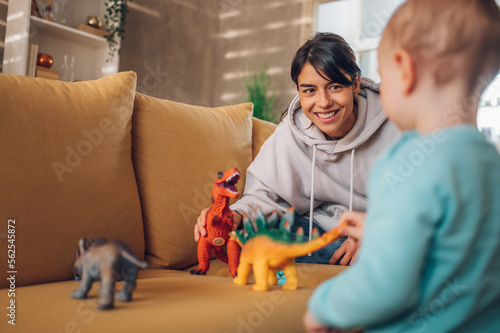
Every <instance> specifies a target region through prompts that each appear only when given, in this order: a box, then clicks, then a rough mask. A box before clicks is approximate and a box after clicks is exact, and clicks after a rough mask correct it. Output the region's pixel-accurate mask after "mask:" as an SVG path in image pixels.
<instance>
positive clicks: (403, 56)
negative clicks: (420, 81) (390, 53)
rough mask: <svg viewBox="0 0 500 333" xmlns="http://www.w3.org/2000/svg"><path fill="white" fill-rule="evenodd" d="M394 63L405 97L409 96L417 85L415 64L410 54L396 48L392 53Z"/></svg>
mask: <svg viewBox="0 0 500 333" xmlns="http://www.w3.org/2000/svg"><path fill="white" fill-rule="evenodd" d="M394 61H395V63H396V66H397V68H398V73H399V78H400V81H401V84H402V88H403V94H404V95H405V96H407V95H409V94H411V93H412V92H413V90H414V89H415V85H416V83H417V70H416V67H415V62H414V61H413V59H412V57H411V55H410V53H408V51H406V50H405V49H402V48H398V49H396V51H395V52H394Z"/></svg>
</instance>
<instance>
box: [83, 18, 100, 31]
mask: <svg viewBox="0 0 500 333" xmlns="http://www.w3.org/2000/svg"><path fill="white" fill-rule="evenodd" d="M85 23H86V24H87V25H89V26H91V27H94V28H96V29H101V28H102V21H101V19H100V18H99V16H88V17H87V19H86V20H85Z"/></svg>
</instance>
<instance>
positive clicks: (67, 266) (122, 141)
mask: <svg viewBox="0 0 500 333" xmlns="http://www.w3.org/2000/svg"><path fill="white" fill-rule="evenodd" d="M135 87H136V74H135V73H133V72H124V73H119V74H116V75H112V76H108V77H105V78H102V79H99V80H96V81H86V82H76V83H67V82H62V81H52V80H45V79H39V78H37V79H35V78H29V77H24V76H17V75H6V74H0V91H1V94H2V97H1V98H0V165H1V168H0V169H1V172H0V184H1V186H0V212H1V213H2V214H1V215H2V217H1V218H2V222H1V223H0V224H1V225H2V230H1V231H0V244H2V248H3V250H2V251H0V262H2V263H7V260H8V259H7V256H8V255H11V258H14V257H15V258H14V260H15V261H14V264H13V266H12V267H10V268H9V270H11V271H17V274H16V286H22V285H28V284H36V283H45V282H53V281H60V280H67V279H72V278H73V262H74V259H75V253H76V251H77V249H78V240H79V238H80V237H83V236H86V237H87V239H89V238H97V237H105V238H107V239H108V240H109V241H111V240H114V239H121V240H123V241H124V242H125V243H127V244H128V245H129V246H130V247H131V248H132V249H133V250H134V252H135V253H136V254H137V255H138V256H139V257H140V258H143V257H144V233H143V226H142V216H141V210H140V201H139V195H138V191H137V183H136V181H135V174H134V170H133V165H132V160H131V126H132V123H131V116H132V111H133V102H134V96H135ZM7 219H11V220H13V221H14V220H15V224H14V223H13V222H11V224H12V225H13V227H12V228H15V229H12V230H13V231H9V233H14V232H15V236H14V237H12V238H11V239H8V238H7V237H2V234H4V235H5V234H6V233H7V232H8V231H7V222H8V221H7ZM14 230H15V231H14ZM14 238H15V239H14ZM8 241H9V242H8ZM6 243H8V244H9V245H14V247H13V249H15V254H14V252H10V253H8V252H7V246H6V245H5V244H6ZM9 260H12V259H9ZM2 267H5V265H4V264H2ZM6 272H7V270H6V269H2V272H1V273H0V276H1V278H0V287H6V286H7V283H8V281H7V280H6Z"/></svg>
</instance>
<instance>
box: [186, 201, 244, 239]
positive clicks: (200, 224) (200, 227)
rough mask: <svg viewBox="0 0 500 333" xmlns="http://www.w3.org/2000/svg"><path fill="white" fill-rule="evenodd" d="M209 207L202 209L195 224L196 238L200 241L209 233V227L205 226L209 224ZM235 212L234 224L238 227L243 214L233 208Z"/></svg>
mask: <svg viewBox="0 0 500 333" xmlns="http://www.w3.org/2000/svg"><path fill="white" fill-rule="evenodd" d="M209 209H210V207H208V208H204V209H202V211H201V212H200V216H198V218H197V219H196V224H195V225H194V240H195V241H196V242H198V241H199V240H200V237H201V236H205V235H206V234H207V229H206V228H205V226H206V224H207V214H208V210H209ZM231 212H232V213H233V223H234V226H235V227H237V226H239V225H240V223H241V215H240V213H238V212H237V211H234V210H232V211H231Z"/></svg>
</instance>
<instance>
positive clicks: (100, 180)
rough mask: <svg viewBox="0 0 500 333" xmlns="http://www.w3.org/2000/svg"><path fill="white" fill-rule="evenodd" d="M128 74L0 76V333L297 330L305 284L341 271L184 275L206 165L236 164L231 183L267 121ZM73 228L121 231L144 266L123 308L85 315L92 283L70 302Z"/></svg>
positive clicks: (209, 173) (206, 180)
mask: <svg viewBox="0 0 500 333" xmlns="http://www.w3.org/2000/svg"><path fill="white" fill-rule="evenodd" d="M136 80H137V79H136V75H135V73H133V72H123V73H118V74H116V75H112V76H109V77H106V78H103V79H100V80H96V81H87V82H77V83H66V82H60V81H49V80H43V79H33V78H27V77H22V76H14V75H5V74H0V92H1V95H2V97H1V98H0V162H1V163H0V165H1V172H0V184H1V186H0V213H1V214H0V215H1V219H0V263H1V264H0V268H1V272H0V276H1V278H0V288H2V289H0V308H1V309H3V310H1V312H2V313H0V315H1V316H0V318H2V320H1V322H0V332H19V333H20V332H47V333H49V332H51V333H60V332H65V333H66V332H72V333H73V332H74V333H78V332H93V333H94V332H245V333H250V332H303V326H302V315H303V313H304V311H305V310H306V306H307V300H308V298H309V296H310V295H311V293H312V291H313V288H314V287H315V286H316V285H317V284H319V283H320V282H321V281H323V280H325V279H327V278H329V277H331V276H334V275H335V274H337V273H339V272H340V271H341V270H342V268H340V267H335V266H325V265H298V274H299V285H300V288H299V289H298V290H297V291H286V292H285V291H281V289H280V288H279V287H278V286H274V287H273V288H271V290H270V291H269V292H252V291H251V290H250V286H237V285H235V284H233V282H232V279H231V278H230V276H229V272H228V270H227V267H226V266H225V265H224V264H222V263H221V262H219V261H217V260H212V268H211V269H210V271H209V274H208V275H207V276H194V275H190V274H189V272H188V270H189V268H190V267H192V266H193V265H196V262H197V258H196V243H195V242H194V240H193V226H194V223H195V221H196V217H197V215H198V214H199V212H200V210H201V209H202V208H204V207H207V206H209V204H210V192H211V188H212V183H213V180H214V179H215V175H216V173H217V171H219V170H226V169H229V168H232V167H238V168H239V169H240V171H241V173H242V175H243V177H242V179H241V180H240V182H239V184H238V188H239V189H240V191H242V190H243V186H244V182H245V176H244V175H245V170H246V168H247V167H248V165H249V164H250V162H251V161H252V159H253V158H254V157H255V155H256V154H257V153H258V151H259V149H260V147H261V145H262V144H263V143H264V141H265V140H266V139H267V137H268V136H269V135H270V134H271V133H272V132H273V131H274V128H275V125H274V124H271V123H267V122H264V121H261V120H257V119H255V118H252V105H251V104H249V103H246V104H241V105H232V106H226V107H220V108H206V107H199V106H192V105H187V104H181V103H175V102H172V101H167V100H160V99H157V98H154V97H151V96H147V95H144V94H140V93H137V92H136V91H135V89H136ZM82 236H85V237H87V238H88V239H90V238H97V237H100V236H102V237H106V238H107V239H108V240H113V239H122V240H123V241H125V242H126V243H127V244H129V245H130V246H131V248H132V249H133V250H134V251H135V253H136V254H137V255H138V256H139V257H141V258H144V259H145V260H147V261H148V263H149V268H148V269H145V270H142V271H140V273H139V278H138V281H137V288H136V289H135V292H134V294H133V300H132V302H130V303H121V302H115V309H113V310H109V311H98V310H96V297H97V296H98V290H97V284H94V286H93V288H92V290H91V291H90V293H89V298H88V299H86V300H76V299H72V298H71V297H70V293H71V292H72V291H74V290H76V289H77V287H78V285H79V282H77V281H74V280H73V274H72V266H73V261H74V258H75V252H76V250H77V248H78V239H79V238H80V237H82ZM9 249H10V252H9ZM121 286H122V283H121V282H118V283H117V289H119V288H120V287H121ZM14 323H15V325H13V324H14Z"/></svg>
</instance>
